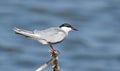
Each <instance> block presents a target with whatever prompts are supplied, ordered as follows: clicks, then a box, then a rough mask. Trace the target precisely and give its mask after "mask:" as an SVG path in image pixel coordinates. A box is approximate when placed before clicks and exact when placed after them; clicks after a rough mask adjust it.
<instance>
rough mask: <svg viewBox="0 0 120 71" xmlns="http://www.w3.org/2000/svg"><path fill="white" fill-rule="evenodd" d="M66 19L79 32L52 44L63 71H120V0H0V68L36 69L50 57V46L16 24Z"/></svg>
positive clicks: (23, 25) (25, 26) (34, 26)
mask: <svg viewBox="0 0 120 71" xmlns="http://www.w3.org/2000/svg"><path fill="white" fill-rule="evenodd" d="M66 22H67V23H70V24H71V25H73V26H74V27H76V28H77V29H78V30H79V31H77V32H75V31H72V32H70V33H69V36H68V37H67V38H66V40H65V41H63V42H62V43H60V44H57V45H54V46H55V48H56V49H57V50H59V51H60V55H59V64H60V68H61V71H120V1H119V0H59V1H56V0H0V71H8V70H9V71H35V70H36V69H37V68H38V67H40V66H41V65H42V64H43V63H45V62H46V61H48V60H49V59H50V53H49V48H48V46H47V45H46V46H44V45H41V44H39V43H38V42H37V41H34V40H31V39H28V38H25V37H23V36H20V35H17V34H15V33H14V31H13V30H12V29H13V28H14V27H19V28H23V29H27V30H31V31H32V30H34V29H40V30H41V29H46V28H49V27H53V26H54V27H56V26H59V25H61V24H63V23H66ZM44 71H52V68H51V65H50V66H48V67H47V68H46V69H45V70H44Z"/></svg>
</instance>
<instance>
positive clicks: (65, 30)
mask: <svg viewBox="0 0 120 71" xmlns="http://www.w3.org/2000/svg"><path fill="white" fill-rule="evenodd" d="M61 29H62V30H63V31H64V32H66V33H67V34H68V32H69V31H71V30H72V29H71V28H67V27H61Z"/></svg>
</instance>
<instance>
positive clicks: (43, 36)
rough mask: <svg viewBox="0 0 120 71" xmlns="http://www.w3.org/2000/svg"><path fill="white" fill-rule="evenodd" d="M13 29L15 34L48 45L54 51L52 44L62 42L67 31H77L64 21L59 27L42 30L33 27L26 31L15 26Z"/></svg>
mask: <svg viewBox="0 0 120 71" xmlns="http://www.w3.org/2000/svg"><path fill="white" fill-rule="evenodd" d="M13 30H14V31H15V33H16V34H20V35H23V36H25V37H28V38H31V39H34V40H37V41H38V42H40V43H41V44H43V45H49V46H50V49H51V50H53V51H55V49H54V47H53V44H57V43H60V42H62V41H63V40H64V39H65V38H66V37H67V36H68V32H69V31H71V30H75V31H78V29H76V28H74V27H73V26H71V25H70V24H68V23H64V24H62V25H60V26H59V27H51V28H48V29H44V30H36V29H35V30H33V31H28V30H24V29H19V28H17V27H14V28H13Z"/></svg>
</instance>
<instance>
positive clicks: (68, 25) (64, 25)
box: [59, 23, 78, 31]
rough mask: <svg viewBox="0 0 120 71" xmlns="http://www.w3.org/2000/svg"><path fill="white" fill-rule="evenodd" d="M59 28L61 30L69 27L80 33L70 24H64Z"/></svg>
mask: <svg viewBox="0 0 120 71" xmlns="http://www.w3.org/2000/svg"><path fill="white" fill-rule="evenodd" d="M59 27H60V28H61V27H69V28H71V29H72V30H75V31H78V30H77V29H76V28H74V27H72V26H71V25H70V24H68V23H64V24H62V25H60V26H59Z"/></svg>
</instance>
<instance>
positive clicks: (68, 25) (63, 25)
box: [59, 23, 72, 28]
mask: <svg viewBox="0 0 120 71" xmlns="http://www.w3.org/2000/svg"><path fill="white" fill-rule="evenodd" d="M59 27H60V28H61V27H71V28H72V26H71V25H70V24H68V23H64V24H62V25H60V26H59Z"/></svg>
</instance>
